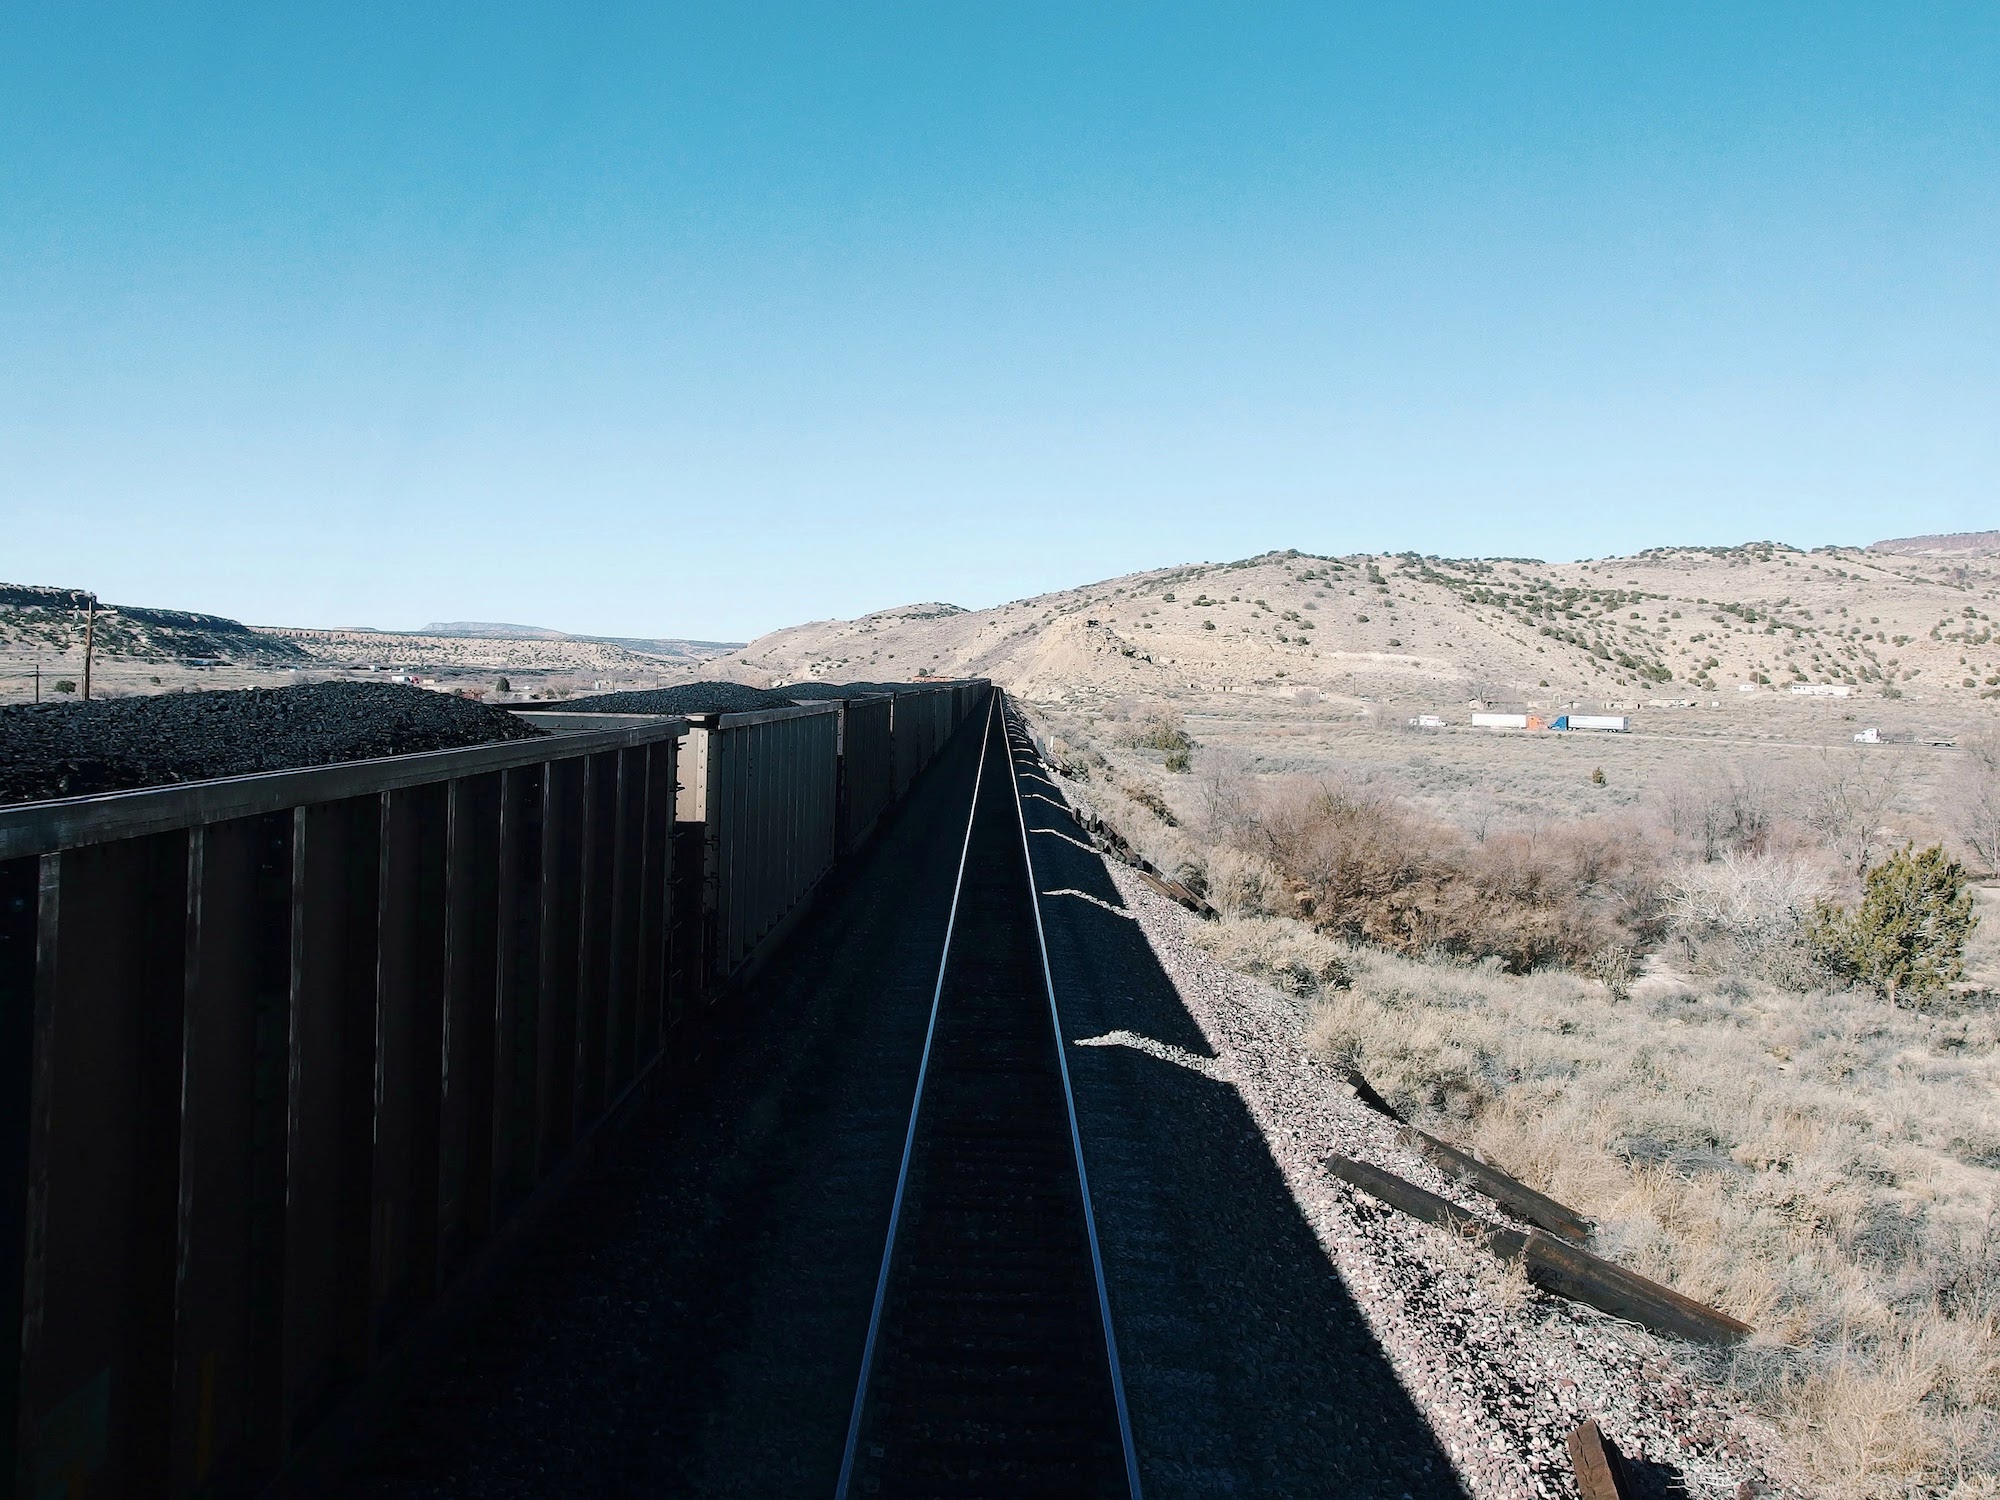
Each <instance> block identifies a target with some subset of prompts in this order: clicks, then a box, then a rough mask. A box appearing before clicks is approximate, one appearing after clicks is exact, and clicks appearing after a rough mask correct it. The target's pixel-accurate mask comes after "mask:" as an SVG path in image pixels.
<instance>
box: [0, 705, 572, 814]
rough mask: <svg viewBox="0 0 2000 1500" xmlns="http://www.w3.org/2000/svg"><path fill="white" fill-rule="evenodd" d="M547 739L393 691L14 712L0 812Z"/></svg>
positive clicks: (3, 719) (484, 711)
mask: <svg viewBox="0 0 2000 1500" xmlns="http://www.w3.org/2000/svg"><path fill="white" fill-rule="evenodd" d="M542 732H543V731H541V730H539V729H536V728H534V727H533V726H532V725H530V724H527V723H524V722H523V721H522V720H520V719H518V718H516V717H515V716H514V715H513V714H510V713H507V712H506V711H505V710H503V709H498V708H488V707H486V706H485V705H484V704H480V703H474V702H472V701H471V700H470V699H466V698H454V697H452V696H450V695H449V694H445V693H431V692H426V691H424V690H423V689H422V688H415V687H404V686H401V685H398V684H395V683H386V682H382V683H371V682H322V683H311V684H308V685H305V686H301V687H287V688H249V689H246V690H244V691H241V692H217V693H167V694H162V695H160V696H156V697H150V698H114V699H108V700H100V701H97V702H92V703H36V704H19V705H14V706H10V707H6V708H0V802H39V801H43V800H45V799H48V798H52V797H82V796H93V795H96V794H99V793H103V792H122V791H129V790H131V789H132V788H134V787H146V786H166V785H170V784H172V783H174V782H181V781H207V780H210V779H212V778H214V777H218V776H246V775H250V774H252V773H254V772H258V771H288V770H296V769H299V768H301V767H305V766H325V765H332V764H334V763H336V762H339V761H349V760H372V759H374V758H376V757H378V756H384V755H410V754H414V753H416V752H418V751H423V750H460V749H464V748H466V747H467V746H471V745H488V744H493V743H495V742H497V741H501V740H523V739H534V738H536V737H538V736H540V735H541V734H542Z"/></svg>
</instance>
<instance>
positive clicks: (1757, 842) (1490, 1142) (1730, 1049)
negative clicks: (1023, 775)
mask: <svg viewBox="0 0 2000 1500" xmlns="http://www.w3.org/2000/svg"><path fill="white" fill-rule="evenodd" d="M1891 701H1892V702H1893V701H1894V700H1891ZM1853 706H1854V705H1853V704H1852V703H1849V704H1846V705H1838V700H1833V701H1831V702H1829V701H1824V700H1814V701H1809V702H1805V703H1779V702H1776V701H1767V702H1766V703H1765V704H1763V705H1760V706H1759V707H1761V708H1762V710H1763V712H1762V713H1761V714H1759V713H1758V712H1757V711H1756V710H1754V709H1751V708H1746V707H1744V706H1741V705H1737V704H1732V705H1730V707H1729V708H1728V710H1727V711H1726V712H1725V711H1724V710H1709V711H1706V712H1704V711H1696V710H1672V711H1669V710H1656V711H1653V712H1652V713H1650V714H1649V713H1646V712H1643V711H1640V712H1638V713H1636V714H1635V719H1636V721H1637V723H1638V724H1639V725H1641V726H1647V727H1644V728H1642V729H1641V732H1638V733H1634V734H1631V735H1606V736H1586V735H1583V734H1571V735H1566V736H1563V735H1554V734H1547V733H1543V734H1511V733H1504V732H1503V733H1493V732H1485V731H1474V730H1471V729H1469V728H1463V727H1453V728H1448V729H1446V730H1444V731H1441V732H1416V733H1413V732H1411V731H1409V730H1408V729H1407V728H1406V727H1403V717H1402V716H1401V715H1400V714H1392V713H1387V712H1378V713H1375V714H1370V715H1366V716H1360V717H1335V716H1333V715H1332V714H1329V713H1328V712H1327V710H1326V708H1325V706H1324V705H1323V704H1308V703H1301V702H1299V701H1297V700H1293V701H1291V702H1290V703H1284V702H1280V701H1273V700H1268V699H1266V700H1257V701H1253V702H1250V703H1245V704H1236V705H1231V704H1228V703H1226V702H1223V701H1221V700H1220V699H1218V698H1216V697H1214V696H1204V697H1199V698H1191V697H1188V696H1187V695H1185V694H1184V695H1181V697H1180V699H1179V700H1176V699H1175V698H1174V697H1171V696H1167V697H1161V698H1157V699H1149V698H1146V697H1143V696H1139V695H1130V696H1127V697H1124V698H1121V699H1118V700H1115V701H1112V702H1107V703H1104V704H1102V705H1097V706H1093V707H1090V708H1086V709H1079V708H1077V707H1075V706H1071V705H1066V704H1053V703H1051V704H1045V705H1043V707H1042V709H1041V711H1040V714H1039V716H1038V718H1039V724H1040V727H1041V729H1042V732H1043V734H1044V736H1045V739H1046V744H1047V747H1048V750H1049V753H1050V756H1051V759H1052V761H1053V762H1054V763H1055V764H1057V765H1058V766H1060V767H1062V768H1063V769H1064V771H1065V772H1066V775H1067V778H1068V780H1069V788H1068V789H1069V791H1070V795H1071V797H1072V800H1075V801H1079V802H1082V803H1084V804H1085V805H1087V806H1089V807H1091V808H1092V809H1093V810H1095V811H1098V812H1099V813H1101V814H1102V815H1103V816H1105V817H1106V818H1108V819H1109V821H1111V822H1112V823H1113V824H1114V825H1115V826H1116V827H1118V828H1119V829H1120V831H1121V832H1123V833H1124V834H1125V835H1126V836H1127V837H1128V838H1129V839H1130V840H1131V841H1132V842H1133V843H1134V845H1135V846H1136V847H1137V848H1138V849H1139V851H1140V852H1141V853H1143V854H1144V855H1146V856H1147V857H1148V858H1150V859H1151V860H1152V861H1153V862H1154V863H1156V864H1158V865H1159V866H1161V867H1162V868H1163V869H1165V870H1167V871H1169V872H1171V873H1174V874H1177V875H1178V876H1179V877H1180V878H1182V879H1183V880H1185V881H1187V882H1188V883H1189V884H1190V885H1193V886H1194V887H1196V888H1197V889H1199V890H1201V891H1202V892H1203V893H1204V894H1205V895H1206V896H1207V897H1208V899H1209V900H1210V901H1211V902H1213V903H1214V904H1215V905H1216V906H1217V907H1218V908H1219V909H1220V911H1221V913H1222V919H1221V920H1220V921H1217V922H1213V923H1210V924H1205V925H1203V926H1201V927H1200V928H1199V929H1198V930H1197V933H1196V941H1198V942H1200V943H1202V944H1203V945H1204V946H1206V947H1208V948H1209V949H1210V951H1211V952H1212V953H1213V954H1214V955H1215V956H1216V957H1218V958H1219V959H1221V960H1222V961H1223V962H1225V963H1227V964H1229V965H1230V966H1232V967H1235V968H1238V969H1240V970H1242V971H1244V972H1247V973H1250V974H1253V975H1256V976H1258V977H1260V978H1263V979H1264V980H1265V981H1266V982H1269V983H1272V984H1274V985H1277V986H1279V987H1280V988H1282V989H1285V990H1287V991H1288V992H1290V993H1291V994H1293V995H1297V996H1302V997H1305V998H1306V999H1307V1000H1308V1001H1309V1002H1310V1005H1309V1007H1308V1011H1309V1020H1307V1021H1306V1022H1305V1023H1304V1029H1303V1038H1302V1039H1303V1040H1304V1041H1305V1043H1306V1044H1307V1045H1309V1046H1310V1047H1311V1048H1312V1049H1313V1050H1314V1051H1316V1052H1317V1053H1318V1054H1319V1055H1320V1056H1321V1057H1322V1058H1323V1059H1324V1060H1325V1061H1327V1062H1329V1063H1331V1064H1332V1065H1333V1067H1334V1069H1335V1071H1337V1072H1348V1071H1354V1072H1358V1073H1359V1074H1361V1075H1362V1076H1363V1077H1365V1078H1366V1079H1367V1080H1368V1082H1369V1083H1370V1084H1371V1085H1372V1086H1373V1087H1374V1088H1376V1089H1377V1090H1379V1091H1380V1092H1381V1093H1382V1094H1384V1095H1385V1096H1387V1097H1388V1099H1389V1100H1390V1101H1391V1102H1392V1103H1394V1104H1395V1105H1396V1106H1397V1107H1398V1108H1399V1109H1400V1110H1401V1111H1402V1112H1404V1113H1405V1114H1406V1115H1407V1116H1409V1117H1410V1118H1411V1119H1413V1120H1415V1121H1417V1122H1418V1123H1420V1124H1423V1125H1424V1126H1426V1127H1427V1128H1429V1129H1432V1130H1433V1131H1435V1132H1436V1133H1438V1134H1440V1135H1443V1136H1446V1137H1447V1138H1450V1139H1454V1140H1457V1141H1459V1142H1461V1143H1464V1144H1468V1145H1470V1146H1471V1147H1472V1148H1473V1149H1475V1150H1476V1151H1477V1152H1478V1153H1479V1154H1480V1155H1482V1156H1483V1157H1485V1158H1487V1159H1488V1160H1491V1161H1493V1162H1494V1163H1496V1164H1497V1165H1500V1166H1502V1167H1503V1168H1505V1169H1506V1170H1508V1171H1510V1172H1512V1173H1513V1174H1514V1175H1516V1176H1518V1177H1520V1178H1522V1179H1523V1180H1525V1181H1527V1182H1529V1183H1530V1184H1531V1185H1533V1186H1536V1187H1538V1188H1540V1189H1541V1190H1543V1191H1545V1192H1548V1193H1549V1194H1551V1195H1552V1196H1554V1197H1556V1198H1558V1199H1560V1200H1562V1201H1564V1202H1566V1203H1568V1204H1570V1205H1571V1206H1572V1207H1574V1208H1576V1209H1578V1210H1580V1211H1581V1212H1583V1213H1585V1214H1587V1215H1588V1216H1590V1217H1591V1218H1592V1219H1593V1220H1595V1222H1596V1224H1597V1233H1596V1244H1597V1245H1598V1247H1599V1248H1600V1249H1601V1250H1602V1251H1603V1252H1604V1253H1607V1254H1609V1255H1611V1256H1612V1257H1613V1258H1615V1259H1618V1260H1620V1261H1622V1262H1624V1263H1625V1264H1628V1265H1630V1266H1632V1267H1633V1268H1635V1269H1637V1270H1639V1271H1641V1272H1643V1273H1645V1274H1647V1275H1650V1276H1653V1277H1655V1278H1656V1279H1659V1280H1662V1281H1665V1282H1667V1283H1669V1284H1670V1285H1673V1286H1675V1287H1676V1288H1678V1289H1679V1290H1681V1291H1683V1292H1685V1293H1687V1294H1688V1295H1690V1296H1694V1297H1696V1298H1699V1299H1701V1300H1703V1301H1706V1302H1708V1303H1710V1304H1712V1305H1714V1306H1717V1307H1719V1308H1721V1309H1723V1310H1724V1311H1726V1312H1729V1313H1731V1314H1732V1315H1734V1316H1736V1317H1738V1318H1740V1319H1743V1320H1744V1321H1746V1322H1749V1323H1751V1324H1753V1325H1754V1326H1755V1327H1756V1328H1757V1329H1758V1335H1757V1337H1756V1338H1755V1339H1754V1340H1753V1341H1752V1342H1751V1343H1750V1344H1749V1345H1748V1346H1747V1347H1746V1348H1744V1349H1743V1350H1741V1351H1739V1352H1738V1353H1736V1354H1735V1355H1734V1356H1732V1357H1729V1358H1726V1359H1723V1358H1718V1357H1715V1356H1712V1355H1695V1354H1693V1353H1691V1352H1688V1351H1683V1357H1684V1358H1686V1359H1687V1360H1688V1361H1689V1362H1690V1363H1691V1364H1693V1365H1694V1366H1696V1368H1697V1370H1698V1371H1699V1373H1701V1374H1703V1375H1704V1376H1706V1377H1707V1378H1709V1379H1712V1380H1715V1381H1718V1382H1722V1383H1725V1384H1727V1385H1730V1386H1733V1387H1734V1388H1736V1389H1737V1390H1738V1391H1739V1392H1740V1393H1741V1394H1742V1395H1743V1396H1744V1398H1745V1399H1747V1400H1748V1401H1750V1402H1751V1403H1752V1404H1753V1405H1754V1406H1755V1407H1756V1408H1758V1409H1760V1410H1762V1411H1763V1412H1764V1413H1766V1414H1767V1415H1768V1416H1770V1417H1771V1418H1772V1419H1773V1420H1774V1421H1775V1422H1776V1423H1777V1424H1778V1425H1779V1426H1780V1428H1781V1429H1782V1430H1783V1431H1784V1432H1785V1433H1786V1435H1787V1437H1788V1439H1789V1444H1790V1447H1791V1448H1792V1450H1793V1452H1794V1454H1795V1456H1796V1461H1797V1463H1798V1464H1799V1465H1800V1466H1801V1468H1802V1470H1803V1473H1804V1476H1805V1477H1806V1478H1807V1479H1808V1480H1809V1485H1808V1487H1809V1488H1810V1489H1812V1490H1813V1491H1814V1492H1816V1493H1824V1494H1839V1495H1857V1496H1859V1495H1888V1494H1898V1495H1900V1494H1906V1493H1911V1492H1913V1490H1914V1491H1915V1492H1923V1493H1965V1494H1976V1493H1986V1492H1987V1488H1988V1487H1990V1485H1991V1483H1992V1479H1991V1476H1992V1474H1993V1472H1994V1471H1995V1468H1996V1466H2000V1426H1996V1422H1995V1401H1996V1398H2000V1326H1997V1324H1996V1320H2000V1217H1997V1216H1996V1209H2000V1192H1996V1189H2000V1102H1996V1101H2000V1013H1996V1009H1995V1004H1994V996H1993V993H1992V990H1991V989H1990V988H1989V986H1992V987H2000V932H1996V928H2000V923H1996V922H1995V921H1993V920H1991V919H1989V920H1986V921H1983V922H1981V923H1979V924H1978V925H1976V926H1975V927H1974V928H1973V929H1972V932H1971V936H1970V940H1969V942H1968V943H1967V945H1966V949H1965V956H1964V977H1963V978H1959V977H1958V976H1955V975H1954V976H1950V977H1949V978H1945V979H1941V982H1939V983H1935V984H1931V985H1927V986H1921V985H1920V986H1917V987H1914V988H1913V987H1911V986H1909V985H1905V987H1904V988H1903V989H1902V991H1901V992H1900V993H1898V994H1896V995H1894V996H1891V995H1888V994H1885V993H1882V992H1881V990H1880V988H1879V987H1878V986H1877V985H1874V984H1871V983H1869V982H1866V981H1864V980H1861V979H1858V978H1856V976H1854V975H1853V974H1851V973H1848V974H1843V973H1839V972H1834V971H1832V970H1830V969H1829V968H1828V967H1827V963H1826V955H1824V954H1821V953H1818V952H1817V951H1816V950H1815V947H1814V931H1813V928H1814V922H1815V913H1816V907H1817V909H1818V910H1819V911H1825V910H1827V909H1829V908H1830V907H1835V906H1837V907H1844V908H1846V909H1848V910H1849V911H1852V910H1854V909H1855V908H1857V907H1858V906H1859V904H1860V902H1861V900H1862V897H1863V894H1864V886H1863V879H1864V876H1863V872H1864V871H1865V870H1867V869H1870V868H1875V867H1879V866H1881V865H1882V864H1883V863H1884V861H1886V860H1887V859H1889V858H1890V857H1891V856H1892V854H1893V852H1894V851H1896V850H1898V849H1900V848H1902V847H1904V846H1905V845H1908V846H1911V847H1912V848H1921V847H1924V846H1926V845H1929V844H1932V843H1942V844H1943V846H1944V847H1945V849H1946V850H1947V851H1948V853H1950V854H1952V855H1956V856H1958V857H1960V858H1961V859H1963V860H1964V861H1965V862H1966V864H1967V865H1968V866H1969V867H1970V869H1971V870H1974V871H1978V872H1981V873H1983V872H1985V871H1987V870H1990V869H1991V858H1990V855H1991V843H1990V838H1989V837H1988V836H1987V834H1986V833H1985V830H1984V829H1983V827H1982V824H1981V820H1980V817H1979V809H1980V808H1981V807H1982V806H1991V805H1992V804H1993V802H1994V801H1995V799H1996V798H1997V797H2000V779H1996V775H1995V769H1994V768H1995V766H1996V763H2000V762H1996V758H1995V756H1994V753H1993V743H1992V741H1991V740H1989V739H1986V738H1985V734H1986V731H1984V730H1982V729H1980V728H1978V727H1977V726H1976V725H1975V726H1971V727H1968V728H1964V729H1961V732H1960V735H1959V742H1958V743H1956V744H1953V745H1949V746H1945V745H1933V744H1929V743H1924V742H1921V741H1917V742H1912V743H1906V744H1896V743H1892V744H1871V745H1857V744H1855V743H1854V742H1853V739H1852V727H1851V726H1852V724H1853V723H1854V722H1857V721H1855V720H1851V719H1849V718H1847V717H1845V714H1846V713H1847V712H1849V711H1851V710H1852V708H1853ZM1459 717H1460V718H1461V719H1463V717H1464V715H1463V714H1462V713H1461V714H1460V715H1459ZM1982 751H1983V752H1984V756H1983V758H1982V755H1981V753H1980V752H1982ZM1982 842H1984V844H1985V853H1984V854H1982V853H1981V851H1980V849H1979V848H1977V847H1975V846H1976V845H1980V844H1981V843H1982ZM1969 894H1970V896H1971V898H1972V900H1974V901H1975V902H1976V903H1977V905H1976V907H1975V909H1976V910H1977V911H1979V912H1980V913H1985V912H1988V911H1992V910H2000V903H1996V902H1995V901H1994V898H1993V897H1992V895H1990V894H1989V893H1988V892H1987V891H1986V890H1983V889H1974V890H1973V891H1971V892H1970V893H1969ZM1822 903H1823V904H1822Z"/></svg>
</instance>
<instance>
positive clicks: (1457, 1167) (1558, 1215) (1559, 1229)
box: [1396, 1125, 1590, 1245]
mask: <svg viewBox="0 0 2000 1500" xmlns="http://www.w3.org/2000/svg"><path fill="white" fill-rule="evenodd" d="M1396 1139H1397V1140H1399V1141H1401V1142H1402V1143H1403V1144H1404V1145H1405V1146H1414V1147H1415V1148H1416V1149H1417V1150H1418V1151H1419V1152H1421V1153H1422V1154H1423V1155H1425V1156H1427V1157H1429V1158H1430V1160H1431V1162H1432V1163H1433V1164H1434V1165H1436V1166H1438V1167H1440V1168H1442V1169H1443V1170H1444V1171H1445V1172H1446V1173H1447V1174H1448V1175H1450V1176H1452V1177H1461V1178H1463V1179H1465V1182H1466V1184H1467V1185H1468V1186H1470V1187H1471V1188H1473V1189H1474V1190H1476V1191H1478V1192H1480V1193H1483V1194H1485V1195H1486V1196H1487V1197H1488V1198H1491V1199H1492V1200H1493V1201H1494V1202H1495V1203H1497V1204H1499V1205H1500V1206H1501V1207H1502V1208H1504V1209H1506V1210H1507V1211H1508V1212H1509V1213H1511V1214H1513V1215H1515V1216H1516V1217H1517V1218H1522V1219H1526V1220H1527V1221H1528V1222H1529V1223H1530V1224H1533V1225H1536V1226H1537V1227H1538V1228H1542V1229H1546V1230H1547V1231H1548V1232H1549V1233H1550V1234H1552V1235H1554V1236H1555V1237H1556V1238H1557V1239H1559V1240H1568V1241H1569V1242H1570V1243H1571V1244H1572V1245H1581V1244H1584V1243H1586V1242H1587V1241H1588V1240H1589V1239H1590V1222H1589V1220H1587V1219H1585V1218H1584V1217H1583V1215H1581V1214H1579V1213H1577V1212H1576V1211H1575V1210H1574V1209H1571V1208H1566V1207H1564V1206H1563V1205H1562V1204H1560V1203H1558V1202H1556V1200H1555V1199H1553V1198H1551V1197H1548V1196H1547V1195H1546V1194H1543V1193H1538V1192H1536V1191H1535V1190H1534V1189H1533V1188H1531V1187H1529V1186H1528V1185H1527V1184H1526V1183H1525V1182H1521V1181H1519V1180H1518V1179H1516V1178H1513V1177H1509V1176H1508V1175H1507V1174H1506V1173H1505V1172H1503V1171H1501V1170H1500V1169H1499V1168H1498V1167H1490V1166H1488V1165H1487V1164H1486V1163H1485V1162H1483V1161H1481V1160H1480V1159H1479V1158H1478V1157H1476V1156H1472V1155H1469V1154H1468V1153H1466V1152H1464V1151H1461V1150H1459V1149H1458V1147H1456V1146H1451V1145H1447V1144H1446V1143H1445V1142H1443V1141H1441V1140H1439V1139H1438V1138H1437V1137H1436V1136H1434V1135H1426V1134H1425V1133H1424V1132H1423V1131H1421V1130H1419V1129H1417V1128H1416V1127H1415V1126H1414V1125H1405V1126H1404V1127H1403V1128H1402V1129H1401V1130H1399V1131H1397V1132H1396Z"/></svg>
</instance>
